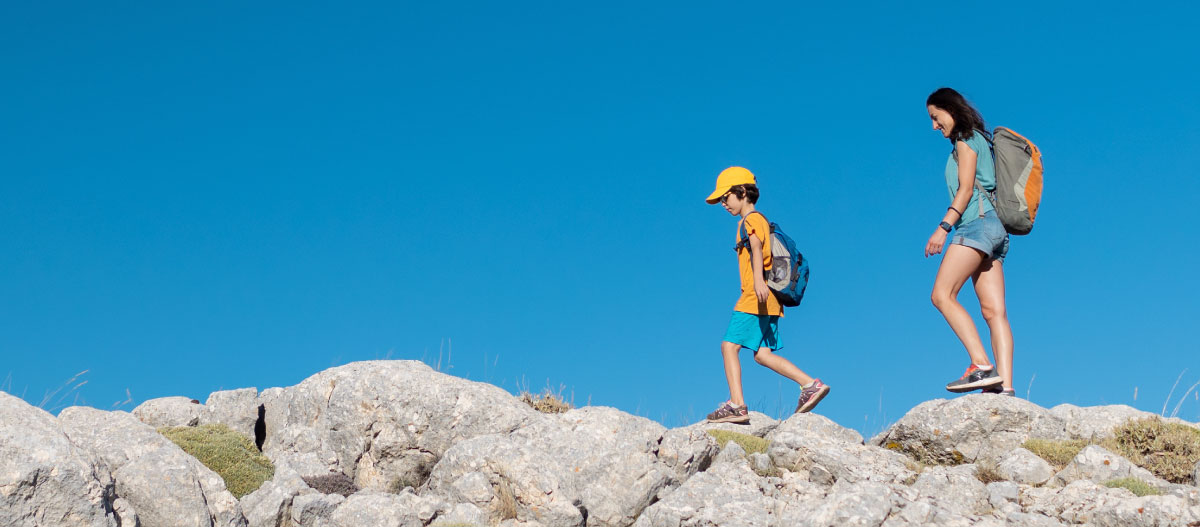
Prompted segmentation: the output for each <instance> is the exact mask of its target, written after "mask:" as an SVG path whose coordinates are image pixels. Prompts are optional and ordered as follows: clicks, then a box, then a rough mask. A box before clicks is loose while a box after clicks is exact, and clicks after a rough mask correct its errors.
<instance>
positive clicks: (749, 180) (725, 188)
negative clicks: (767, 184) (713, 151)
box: [704, 167, 757, 204]
mask: <svg viewBox="0 0 1200 527" xmlns="http://www.w3.org/2000/svg"><path fill="white" fill-rule="evenodd" d="M735 185H757V183H755V182H754V174H751V173H750V171H749V170H746V169H744V168H742V167H729V168H726V169H725V170H722V171H721V174H720V175H718V176H717V189H716V190H714V191H713V193H712V194H709V196H708V199H705V200H704V201H707V202H708V203H709V204H713V203H716V202H718V201H721V196H724V195H725V193H726V192H729V189H730V188H732V187H734V186H735Z"/></svg>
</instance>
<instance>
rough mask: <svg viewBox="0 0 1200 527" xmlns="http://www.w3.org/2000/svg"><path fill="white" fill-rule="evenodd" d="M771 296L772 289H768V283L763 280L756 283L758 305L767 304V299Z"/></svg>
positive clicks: (755, 291) (755, 290)
mask: <svg viewBox="0 0 1200 527" xmlns="http://www.w3.org/2000/svg"><path fill="white" fill-rule="evenodd" d="M770 295H771V288H769V287H767V283H766V282H764V281H762V280H755V281H754V296H757V297H758V303H760V304H765V303H767V298H768V297H769V296H770Z"/></svg>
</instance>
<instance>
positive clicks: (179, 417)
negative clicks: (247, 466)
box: [133, 397, 253, 437]
mask: <svg viewBox="0 0 1200 527" xmlns="http://www.w3.org/2000/svg"><path fill="white" fill-rule="evenodd" d="M203 411H204V406H203V405H201V404H199V403H194V402H192V399H188V398H187V397H160V398H158V399H150V400H149V401H146V402H144V403H142V404H139V405H138V406H137V408H134V409H133V415H134V417H137V418H138V420H139V421H141V422H143V423H146V424H147V425H150V427H151V428H155V429H157V428H163V427H176V426H196V425H198V424H200V413H201V412H203ZM251 437H253V436H251Z"/></svg>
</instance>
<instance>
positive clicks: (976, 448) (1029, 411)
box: [870, 394, 1068, 465]
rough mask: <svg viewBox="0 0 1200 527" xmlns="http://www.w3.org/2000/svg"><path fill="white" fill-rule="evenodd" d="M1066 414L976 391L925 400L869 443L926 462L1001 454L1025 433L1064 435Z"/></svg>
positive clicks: (1027, 435)
mask: <svg viewBox="0 0 1200 527" xmlns="http://www.w3.org/2000/svg"><path fill="white" fill-rule="evenodd" d="M1067 435H1068V434H1067V432H1066V425H1065V423H1064V422H1063V420H1062V418H1060V417H1058V416H1056V415H1053V414H1051V413H1050V412H1049V411H1047V410H1046V409H1045V408H1042V407H1040V406H1038V405H1036V404H1033V403H1031V402H1029V401H1026V400H1024V399H1018V398H1016V397H995V396H993V395H991V394H973V395H966V396H962V397H958V398H955V399H950V400H945V399H935V400H932V401H926V402H924V403H921V404H920V405H917V407H916V408H913V409H912V410H910V411H909V412H908V413H907V414H905V416H904V417H903V418H901V419H900V420H899V421H897V422H896V424H894V425H892V426H891V427H890V428H888V429H887V430H886V431H884V432H882V433H880V434H879V435H877V436H875V437H874V438H872V439H871V441H870V444H872V445H875V446H883V447H885V448H889V449H893V450H899V451H903V452H907V453H909V454H910V455H912V456H914V457H916V458H917V459H920V460H922V461H924V462H926V463H937V464H949V465H953V464H958V463H962V462H972V461H974V460H976V459H981V458H993V459H994V458H998V457H1000V455H1001V454H1003V453H1005V452H1007V451H1009V450H1012V449H1013V448H1016V447H1018V446H1020V445H1021V444H1022V443H1024V442H1025V441H1026V440H1027V439H1030V438H1039V439H1066V438H1067Z"/></svg>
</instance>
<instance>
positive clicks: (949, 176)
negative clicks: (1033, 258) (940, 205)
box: [925, 88, 1013, 395]
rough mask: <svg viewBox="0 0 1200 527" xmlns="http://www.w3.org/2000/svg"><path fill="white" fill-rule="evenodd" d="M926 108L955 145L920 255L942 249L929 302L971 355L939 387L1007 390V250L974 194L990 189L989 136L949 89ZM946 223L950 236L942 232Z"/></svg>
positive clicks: (991, 215) (982, 199)
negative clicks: (975, 315) (974, 309)
mask: <svg viewBox="0 0 1200 527" xmlns="http://www.w3.org/2000/svg"><path fill="white" fill-rule="evenodd" d="M925 106H926V108H927V109H928V110H929V118H930V119H931V120H932V121H933V129H934V130H937V131H940V132H941V133H942V136H943V137H945V138H946V139H949V140H950V144H952V145H954V150H953V152H952V153H951V154H950V159H949V160H948V161H947V162H946V186H947V188H948V189H949V191H950V197H951V200H950V206H949V207H947V208H946V214H945V216H943V217H942V222H941V223H940V224H939V225H938V227H937V228H936V229H935V230H934V231H933V235H932V236H930V237H929V243H927V244H926V245H925V257H927V258H928V257H929V256H930V255H934V254H939V253H941V252H942V249H943V247H944V248H945V251H946V254H945V255H944V256H942V265H941V267H939V268H938V274H937V278H936V279H935V280H934V283H933V295H932V299H933V305H934V306H936V307H937V309H938V311H941V312H942V316H944V317H946V322H947V323H949V324H950V329H952V330H954V334H955V335H957V336H958V339H959V340H960V341H962V344H963V346H964V347H966V348H967V354H968V355H970V357H971V366H970V367H968V368H967V371H966V373H964V374H963V376H962V378H960V379H958V380H955V381H952V382H950V383H949V384H947V385H946V389H947V390H949V391H951V392H955V393H961V392H969V391H971V390H984V391H989V392H993V393H1002V394H1004V395H1013V383H1012V354H1013V338H1012V329H1011V328H1010V327H1009V325H1008V314H1007V313H1006V312H1005V309H1004V265H1003V262H1004V256H1005V254H1007V253H1008V233H1007V232H1005V230H1004V225H1003V224H1001V223H1000V219H999V218H997V217H996V212H995V210H993V207H992V204H991V202H990V200H991V198H990V197H989V196H987V195H984V194H983V193H982V192H980V187H982V188H983V189H985V190H987V191H988V192H989V193H990V192H992V191H994V190H995V188H996V171H995V166H994V164H993V163H992V152H991V147H990V145H989V141H990V139H989V135H990V134H988V132H987V127H986V125H985V124H984V121H983V117H982V116H980V115H979V111H978V110H976V109H975V108H974V107H973V106H971V104H970V103H968V102H967V100H966V99H965V98H963V96H962V95H961V94H959V93H958V92H957V91H954V90H953V89H950V88H940V89H938V90H937V91H935V92H933V93H932V94H930V95H929V98H927V99H926V100H925ZM952 228H953V230H954V235H953V236H949V234H950V230H951V229H952ZM948 236H949V238H950V242H949V244H948V245H947V244H946V238H947V237H948ZM967 278H970V279H971V281H972V282H974V284H975V296H977V297H978V298H979V308H980V310H981V311H983V319H984V320H986V321H987V325H988V329H990V330H991V334H992V353H993V354H994V355H995V357H996V365H995V367H993V366H992V363H991V362H990V361H988V356H987V351H986V350H984V349H983V342H982V341H981V340H980V338H979V332H978V331H977V330H976V329H975V322H974V321H973V320H972V319H971V315H970V314H968V313H967V310H966V309H963V306H962V304H959V303H958V291H959V290H960V289H962V286H963V284H964V283H966V281H967Z"/></svg>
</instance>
